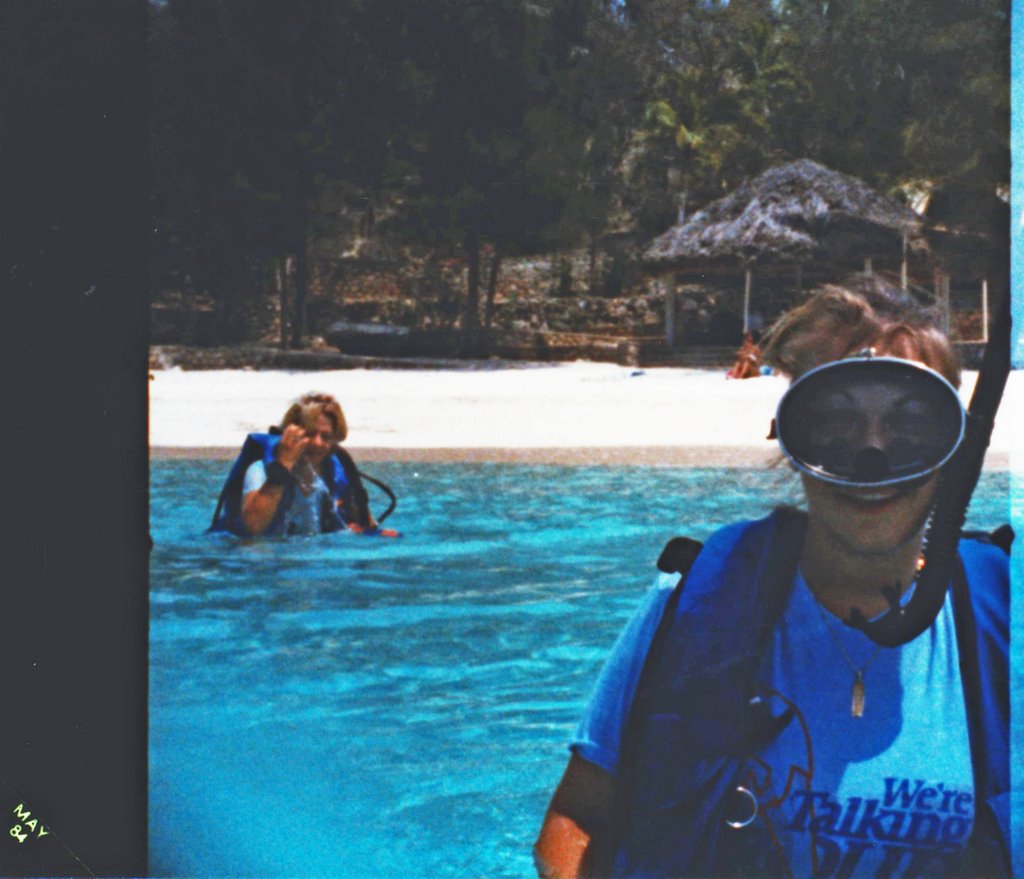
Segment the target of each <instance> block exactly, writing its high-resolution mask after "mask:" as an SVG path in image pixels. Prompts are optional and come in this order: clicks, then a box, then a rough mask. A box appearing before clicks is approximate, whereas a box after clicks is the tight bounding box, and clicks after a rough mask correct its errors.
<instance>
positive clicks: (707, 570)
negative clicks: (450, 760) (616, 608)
mask: <svg viewBox="0 0 1024 879" xmlns="http://www.w3.org/2000/svg"><path fill="white" fill-rule="evenodd" d="M805 529H806V516H805V515H804V514H801V513H798V512H796V511H794V510H786V509H780V510H776V512H775V513H773V514H772V515H771V516H769V517H767V518H765V519H761V520H757V521H754V522H743V523H739V524H736V525H731V526H729V527H726V528H724V529H722V530H720V531H718V532H716V533H715V534H714V535H712V537H711V538H710V539H709V541H708V542H707V544H706V545H705V546H704V547H703V549H702V550H701V551H700V552H699V554H698V555H696V560H695V561H693V563H692V567H690V569H689V572H688V573H686V563H684V564H683V565H682V566H681V567H680V571H681V572H682V573H683V578H682V579H681V580H680V582H679V585H678V586H677V587H676V589H675V592H674V593H673V595H672V598H671V599H670V600H669V602H668V604H667V606H666V608H665V613H664V615H663V616H662V619H661V622H660V624H659V627H658V630H657V632H656V634H655V636H654V639H653V640H652V643H651V648H650V650H649V652H648V656H647V660H646V661H645V664H644V667H643V671H642V673H641V676H640V680H639V683H638V685H637V690H636V695H635V697H634V700H633V707H632V709H631V712H630V717H629V720H628V721H627V724H626V727H625V730H624V734H623V743H622V750H621V758H620V763H619V773H618V776H617V778H618V787H619V803H618V808H617V815H616V818H615V827H616V829H617V830H618V831H619V832H620V833H621V834H622V835H621V836H620V838H619V839H618V841H617V847H616V849H615V851H616V854H615V857H614V861H613V868H612V875H613V876H629V877H670V876H671V877H680V876H702V877H707V876H717V875H731V876H739V875H775V872H777V871H775V870H773V863H772V860H771V858H772V845H771V842H770V840H768V839H766V838H765V836H764V835H765V833H766V831H764V829H763V828H761V827H760V826H759V825H760V823H761V822H754V823H752V824H750V825H749V826H748V827H745V828H743V829H733V828H732V827H730V825H729V824H728V823H727V822H728V820H729V819H730V817H736V818H738V817H739V816H738V815H737V816H731V815H730V811H731V810H733V809H735V808H736V807H737V806H742V804H741V803H737V802H736V794H735V793H734V792H735V790H736V788H737V785H738V782H739V778H740V776H741V773H742V772H743V771H744V768H745V763H746V760H747V759H748V758H749V757H750V756H752V755H753V754H754V753H756V752H757V751H758V750H759V749H760V748H761V747H762V746H763V745H764V744H765V743H767V742H768V741H770V740H771V739H772V738H774V736H775V735H777V734H778V732H779V731H780V730H781V728H782V727H783V726H784V725H785V724H786V723H788V721H789V716H787V715H785V714H784V715H782V716H779V717H773V716H771V714H770V713H769V711H768V709H767V708H766V706H765V705H764V704H763V703H761V702H760V701H759V700H757V699H754V698H753V697H754V696H755V688H756V682H757V672H758V670H759V668H760V664H761V658H762V656H763V654H764V652H765V649H766V648H767V644H768V639H769V637H770V635H771V633H772V630H773V628H774V626H775V624H776V622H777V621H778V619H779V618H780V617H781V615H782V613H783V611H784V609H785V607H786V603H787V601H788V598H789V593H790V590H791V588H792V584H793V582H794V579H795V574H796V569H797V564H798V561H799V556H800V550H801V547H802V544H803V536H804V532H805ZM959 556H960V564H959V565H958V566H957V568H958V570H957V571H956V572H955V573H954V576H953V601H954V605H953V606H954V618H955V620H956V629H957V642H958V648H959V653H960V657H961V659H960V663H961V671H962V677H963V683H964V690H965V703H966V705H967V714H968V730H969V737H970V743H971V755H972V763H973V769H974V778H975V790H976V808H975V833H974V836H973V837H972V842H971V847H970V852H971V854H970V856H971V857H972V858H973V861H972V864H973V865H974V866H973V868H972V873H971V874H972V875H986V876H988V875H1000V874H1002V875H1009V872H1010V870H1009V855H1008V847H1007V841H1008V840H1009V838H1010V834H1009V781H1010V768H1009V683H1008V681H1009V677H1008V675H1009V670H1008V646H1009V639H1008V615H1009V566H1008V560H1007V556H1006V553H1005V552H1004V551H1003V550H1001V549H1000V548H998V547H996V546H992V545H990V544H986V543H984V542H981V541H979V540H973V539H972V540H962V541H961V542H960V546H959ZM686 561H687V562H689V561H691V559H687V560H686ZM965 570H966V572H967V573H966V577H965V575H964V571H965ZM684 581H685V589H683V588H682V587H683V584H684ZM968 582H969V588H967V584H968ZM974 870H976V871H977V872H974Z"/></svg>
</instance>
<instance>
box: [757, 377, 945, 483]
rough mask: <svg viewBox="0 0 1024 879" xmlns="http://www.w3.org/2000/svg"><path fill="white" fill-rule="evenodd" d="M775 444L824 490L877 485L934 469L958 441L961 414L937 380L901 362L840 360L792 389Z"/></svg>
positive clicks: (782, 405)
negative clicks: (823, 485)
mask: <svg viewBox="0 0 1024 879" xmlns="http://www.w3.org/2000/svg"><path fill="white" fill-rule="evenodd" d="M776 422H777V426H778V434H779V443H780V445H781V446H782V449H783V451H784V452H785V453H786V454H787V455H788V456H789V458H790V459H791V460H792V461H793V462H794V463H795V464H796V465H797V466H798V467H800V469H802V470H804V471H806V472H808V473H810V474H811V475H814V476H818V477H819V478H822V479H825V480H827V481H830V482H839V483H843V484H849V485H883V484H887V483H892V482H901V481H904V480H909V479H914V478H917V477H920V476H924V475H926V474H927V473H930V472H932V471H933V470H935V469H937V468H938V467H940V466H941V465H942V464H944V463H945V462H946V461H947V460H948V459H949V457H950V456H951V455H952V454H953V452H954V451H955V450H956V448H957V446H958V445H959V443H960V439H961V437H962V436H963V428H964V410H963V406H962V405H961V403H960V398H959V396H958V395H957V393H956V391H955V390H954V389H953V387H952V386H951V385H950V384H949V383H948V382H947V381H946V380H945V379H944V378H942V376H940V375H939V374H938V373H936V372H934V371H932V370H930V369H928V368H927V367H923V366H921V365H919V364H916V363H912V362H911V361H907V360H899V359H896V358H876V359H864V360H840V361H836V362H835V363H829V364H826V365H825V366H822V367H819V368H818V369H815V370H812V371H811V372H809V373H807V374H806V375H804V376H802V377H801V378H800V379H799V380H798V381H796V382H794V384H793V385H792V386H791V387H790V389H789V390H788V391H787V392H786V394H785V396H784V397H783V398H782V402H781V403H780V404H779V410H778V414H777V416H776Z"/></svg>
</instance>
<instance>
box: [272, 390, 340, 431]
mask: <svg viewBox="0 0 1024 879" xmlns="http://www.w3.org/2000/svg"><path fill="white" fill-rule="evenodd" d="M321 415H323V416H325V417H326V418H327V420H328V421H330V422H331V424H332V425H333V426H334V441H335V442H336V443H341V442H344V441H345V437H347V436H348V424H346V423H345V413H344V412H342V411H341V404H340V403H338V401H337V400H335V399H334V397H332V396H331V395H330V394H321V393H317V392H315V391H314V392H311V393H308V394H303V395H302V396H301V397H299V399H298V400H296V401H295V402H294V403H292V405H291V406H289V407H288V411H287V412H285V413H284V418H282V419H281V429H282V430H284V428H286V427H287V426H288V425H289V424H297V425H299V427H302V428H304V429H305V430H310V429H312V427H313V424H314V422H315V421H316V420H317V418H319V417H320V416H321Z"/></svg>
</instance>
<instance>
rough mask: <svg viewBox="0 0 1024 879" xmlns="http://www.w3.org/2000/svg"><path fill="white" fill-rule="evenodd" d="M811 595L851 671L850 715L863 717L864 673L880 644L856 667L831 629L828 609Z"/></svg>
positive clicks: (822, 622)
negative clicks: (865, 660)
mask: <svg viewBox="0 0 1024 879" xmlns="http://www.w3.org/2000/svg"><path fill="white" fill-rule="evenodd" d="M811 595H812V597H813V598H814V606H815V607H816V608H818V615H819V616H820V617H821V624H822V625H823V626H824V627H825V631H826V632H828V636H829V637H830V638H831V639H832V643H833V644H835V645H836V647H837V648H839V652H840V653H841V654H842V656H843V659H844V660H846V664H847V665H848V666H850V670H851V671H852V672H853V692H852V694H851V698H850V716H851V717H863V716H864V701H865V692H864V674H865V673H866V672H867V670H868V668H869V667H870V665H871V663H873V662H874V661H875V659H876V658H877V656H878V652H879V650H881V649H882V645H881V644H876V645H875V649H874V650H873V651H872V653H871V655H870V656H869V657H868V660H867V662H865V663H864V664H863V665H862V666H860V667H859V668H858V667H857V663H855V662H854V661H853V658H852V657H851V656H850V654H849V652H847V650H846V647H844V646H843V642H842V641H841V640H840V639H839V636H838V635H836V633H835V632H834V631H833V630H832V626H833V624H832V623H831V622H830V620H829V618H828V617H829V614H828V611H826V610H825V608H823V607H822V606H821V602H820V601H818V597H817V596H816V595H814V593H813V592H812V593H811Z"/></svg>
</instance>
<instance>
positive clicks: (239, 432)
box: [149, 362, 1024, 469]
mask: <svg viewBox="0 0 1024 879" xmlns="http://www.w3.org/2000/svg"><path fill="white" fill-rule="evenodd" d="M975 379H976V374H975V373H966V374H965V375H964V383H963V384H964V387H963V389H962V393H963V396H964V400H965V403H966V401H967V399H968V398H969V394H970V391H971V389H972V388H973V385H974V381H975ZM785 387H786V382H785V380H784V379H782V378H778V377H761V378H756V379H748V380H745V381H733V380H729V379H726V378H725V377H724V374H723V373H722V372H720V371H705V370H695V369H674V368H658V369H647V370H635V369H631V368H628V367H621V366H615V365H612V364H604V363H583V362H580V363H570V364H551V365H543V366H536V367H530V368H509V369H481V370H465V371H463V370H436V371H431V370H365V369H354V370H336V371H328V372H283V371H271V372H258V371H248V370H214V371H182V370H177V369H172V370H157V371H154V372H153V373H152V379H151V381H150V383H149V389H150V435H149V440H150V448H151V450H152V454H153V455H154V456H162V457H166V456H185V455H188V456H202V457H218V458H219V457H223V458H227V457H230V456H231V455H233V454H234V452H235V451H236V450H237V448H238V447H239V445H240V443H241V441H242V439H243V438H244V437H245V434H246V433H248V432H250V431H256V430H266V429H267V427H268V426H269V425H271V424H275V423H277V422H278V421H279V420H280V418H281V415H282V413H283V412H284V410H285V408H286V407H287V404H288V403H289V402H290V401H291V400H293V399H294V398H295V397H297V396H299V395H300V394H302V393H304V392H306V391H309V390H321V391H326V392H328V393H331V394H334V395H335V396H336V397H337V398H338V399H339V400H340V401H341V404H342V406H343V408H344V410H345V415H346V418H347V419H348V424H349V438H348V441H347V442H346V446H347V447H348V448H350V449H352V450H353V451H356V452H358V455H359V457H360V458H361V459H362V460H389V459H390V460H468V461H473V460H504V461H537V462H551V463H638V464H680V465H702V464H703V465H709V466H723V465H737V466H740V465H750V466H758V465H760V464H763V463H766V462H768V461H770V460H772V459H773V458H774V456H775V454H776V449H777V446H776V444H775V443H774V442H772V441H769V440H766V439H765V435H766V434H767V432H768V426H769V422H770V420H771V417H772V415H773V414H774V410H775V406H776V404H777V403H778V399H779V396H780V395H781V394H782V392H783V391H784V389H785ZM1022 403H1024V373H1021V372H1019V371H1018V372H1015V373H1013V374H1012V375H1011V377H1010V383H1009V385H1008V387H1007V391H1006V396H1005V397H1004V400H1003V404H1002V407H1001V410H1000V412H1001V417H1000V419H999V423H998V424H997V425H996V430H995V433H994V435H993V440H992V445H991V447H990V449H989V454H988V458H987V462H986V463H987V466H988V467H994V468H999V469H1005V468H1006V467H1007V466H1008V465H1009V460H1010V454H1009V453H1010V450H1011V448H1012V447H1013V437H1014V436H1016V437H1020V436H1022V435H1024V405H1022ZM1017 445H1018V446H1020V445H1021V442H1020V440H1019V439H1018V440H1017ZM1018 463H1019V458H1018Z"/></svg>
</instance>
